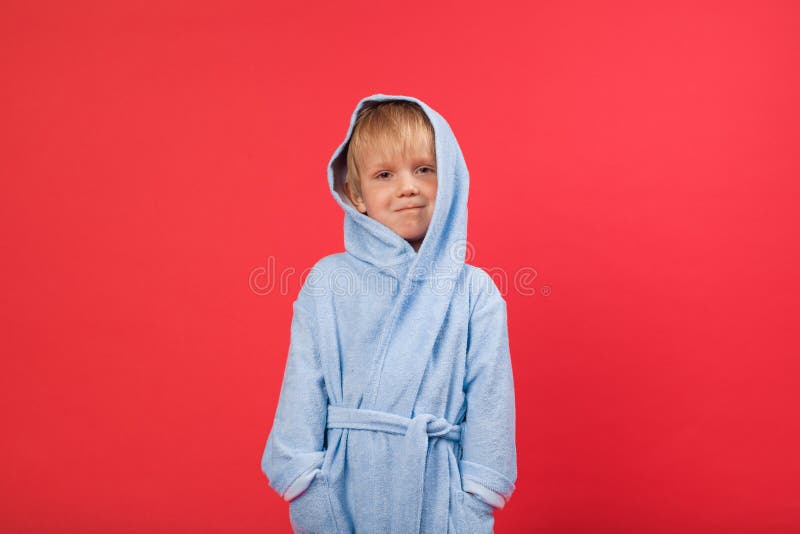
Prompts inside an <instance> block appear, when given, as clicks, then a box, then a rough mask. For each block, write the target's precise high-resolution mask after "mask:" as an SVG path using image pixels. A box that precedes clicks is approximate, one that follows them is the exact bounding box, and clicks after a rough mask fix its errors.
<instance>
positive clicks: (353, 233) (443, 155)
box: [327, 94, 469, 280]
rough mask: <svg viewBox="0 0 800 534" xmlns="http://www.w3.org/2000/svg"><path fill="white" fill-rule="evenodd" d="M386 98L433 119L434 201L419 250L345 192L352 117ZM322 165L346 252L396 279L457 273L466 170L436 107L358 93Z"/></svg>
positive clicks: (463, 240)
mask: <svg viewBox="0 0 800 534" xmlns="http://www.w3.org/2000/svg"><path fill="white" fill-rule="evenodd" d="M386 100H407V101H410V102H415V103H417V104H419V105H420V107H421V108H422V110H423V111H424V112H425V114H426V115H427V117H428V120H430V122H431V124H432V125H433V131H434V144H435V152H436V172H437V180H438V184H437V193H436V202H435V205H434V209H433V215H432V217H431V221H430V224H429V226H428V231H427V233H426V235H425V239H424V240H423V242H422V244H421V245H420V247H419V251H418V252H415V251H414V249H413V247H412V246H411V245H410V244H409V243H408V242H407V241H406V240H405V239H403V238H402V237H401V236H400V235H398V234H396V233H395V232H394V231H393V230H391V229H390V228H388V227H387V226H385V225H383V224H382V223H380V222H378V221H377V220H375V219H373V218H371V217H369V216H367V215H364V214H363V213H361V212H359V211H358V210H357V209H356V208H355V207H354V206H353V204H352V203H351V202H350V199H349V198H348V197H347V195H345V193H344V181H345V177H346V175H347V150H348V147H349V144H350V138H351V136H352V134H353V130H354V127H355V122H356V118H357V117H358V114H359V112H360V111H361V109H362V108H364V107H365V106H366V105H367V104H368V103H371V102H379V101H386ZM327 171H328V186H329V188H330V191H331V194H332V195H333V198H334V200H336V203H337V204H339V206H340V207H341V208H342V210H344V245H345V250H346V251H347V252H348V253H349V254H351V255H352V256H354V257H356V258H358V259H359V260H361V261H363V262H366V263H367V264H369V265H371V266H373V267H374V268H376V269H379V270H382V271H384V272H387V273H388V274H391V275H393V276H395V277H396V278H398V279H402V278H405V277H409V278H410V279H412V280H421V279H430V278H433V277H436V278H437V279H452V278H455V277H457V276H458V273H459V272H460V271H461V269H462V267H463V265H464V258H465V254H466V249H467V241H466V239H467V194H468V191H469V172H468V170H467V165H466V162H465V161H464V157H463V155H462V153H461V148H460V147H459V145H458V142H457V141H456V138H455V135H454V134H453V131H452V130H451V128H450V125H449V124H448V123H447V121H445V119H444V118H443V117H442V116H441V115H439V113H437V112H436V111H434V110H433V109H431V107H430V106H428V105H427V104H425V103H424V102H423V101H421V100H419V99H417V98H414V97H411V96H402V95H384V94H374V95H372V96H368V97H365V98H363V99H361V100H360V101H359V102H358V105H357V106H356V108H355V110H354V111H353V114H352V115H351V117H350V125H349V127H348V129H347V134H346V135H345V138H344V141H342V143H341V144H340V145H339V147H338V148H337V149H336V151H335V152H334V153H333V156H332V157H331V159H330V162H329V164H328V168H327Z"/></svg>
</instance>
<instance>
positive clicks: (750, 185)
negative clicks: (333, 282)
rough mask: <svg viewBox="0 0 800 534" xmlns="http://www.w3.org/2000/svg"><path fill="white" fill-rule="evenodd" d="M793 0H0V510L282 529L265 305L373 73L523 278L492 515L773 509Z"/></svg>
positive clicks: (788, 344)
mask: <svg viewBox="0 0 800 534" xmlns="http://www.w3.org/2000/svg"><path fill="white" fill-rule="evenodd" d="M796 6H797V4H796V3H795V2H789V1H786V2H763V1H761V2H756V1H753V2H723V1H719V2H708V1H704V2H697V1H683V2H674V1H669V2H667V1H663V2H641V3H640V2H613V3H612V2H596V3H590V2H518V3H513V4H512V3H504V2H492V3H490V4H488V5H487V4H484V3H478V2H475V3H463V2H442V3H434V4H428V3H422V2H404V3H402V4H386V5H385V6H382V5H380V4H378V3H372V2H370V3H367V2H355V1H345V2H342V1H337V2H316V3H313V4H309V3H297V4H291V5H290V4H287V3H281V4H278V3H272V4H271V3H269V2H252V3H241V2H237V3H226V2H203V3H200V2H183V1H181V2H178V1H172V2H116V3H114V2H99V1H97V2H85V1H84V2H52V3H43V2H21V1H14V2H4V3H3V5H2V7H0V43H1V45H0V67H2V77H3V82H2V84H0V106H1V109H2V123H3V127H2V142H1V143H0V155H1V156H2V157H0V173H2V191H1V193H2V195H0V198H1V199H2V200H1V201H2V213H0V217H2V220H1V222H2V249H3V261H2V267H0V268H1V269H2V294H3V303H4V305H3V307H2V310H3V316H2V319H3V320H2V336H3V342H2V345H3V348H2V352H3V357H2V362H3V364H2V365H3V368H2V373H0V391H2V396H3V402H2V406H3V408H2V421H0V422H1V423H2V428H3V435H4V437H3V439H2V440H0V455H2V459H3V460H2V461H3V464H4V465H3V468H2V471H3V476H2V477H0V491H1V492H2V495H0V497H2V498H0V526H2V528H3V530H7V531H16V532H38V531H64V532H67V531H82V532H107V531H130V532H133V531H138V532H146V531H147V532H149V531H153V532H263V531H275V532H289V529H290V527H289V519H288V508H287V505H286V503H284V502H283V501H282V500H281V499H280V497H279V496H278V495H277V494H275V493H273V492H272V490H270V489H269V488H268V486H267V481H266V478H265V477H264V475H263V474H262V473H261V471H260V459H261V452H262V450H263V447H264V444H265V441H266V438H267V434H268V431H269V429H270V425H271V423H272V417H273V415H274V410H275V406H276V403H277V397H278V392H279V387H280V383H281V380H282V375H283V367H284V363H285V359H286V355H287V348H288V343H289V324H290V320H291V302H292V300H293V299H294V297H295V294H296V291H297V287H298V285H297V275H299V273H300V272H301V271H302V270H303V269H306V268H308V267H310V266H311V265H312V264H313V263H314V262H315V261H316V260H317V259H318V258H320V257H322V256H323V255H326V254H330V253H333V252H338V251H341V250H343V245H342V230H341V228H342V213H341V210H340V209H339V207H338V206H337V205H336V204H335V203H334V201H333V200H332V198H331V197H330V193H329V191H328V189H327V185H326V181H325V166H326V164H327V162H328V160H329V158H330V156H331V154H332V152H333V150H334V149H335V148H336V146H337V145H338V144H339V143H340V142H341V141H342V138H343V136H344V134H345V132H346V129H347V125H348V122H349V118H350V114H351V112H352V110H353V108H354V106H355V105H356V103H357V102H358V100H359V99H360V98H362V97H364V96H367V95H369V94H372V93H377V92H381V93H386V94H408V95H413V96H417V97H419V98H421V99H422V100H424V101H425V102H427V103H428V104H430V105H431V106H432V107H433V108H434V109H436V110H438V111H439V112H440V113H441V114H442V115H443V116H444V117H445V118H446V119H447V120H448V121H449V122H450V124H451V125H452V127H453V129H454V131H455V133H456V135H457V137H458V139H459V142H460V144H461V147H462V149H463V151H464V154H465V157H466V160H467V164H468V166H469V168H470V172H471V180H472V182H471V191H470V204H469V209H470V219H469V236H470V241H471V242H472V243H473V245H474V247H475V248H474V250H475V258H474V261H473V263H475V264H477V265H479V266H482V267H487V268H496V269H503V270H505V272H507V273H510V275H511V276H513V273H515V272H519V270H520V269H522V268H524V267H531V268H533V269H535V271H536V272H537V276H536V278H535V280H534V283H533V286H534V288H535V294H534V295H532V296H531V295H523V294H520V293H519V292H518V291H514V290H513V288H510V290H509V291H508V293H507V296H506V298H507V301H508V310H509V328H510V340H511V341H510V342H511V353H512V361H513V366H514V372H515V378H516V393H517V413H518V435H517V444H518V456H519V478H518V480H517V491H516V493H515V494H514V497H513V498H512V500H511V502H510V503H509V505H508V506H507V507H506V508H505V509H504V510H502V511H501V512H498V513H497V515H496V518H497V519H496V527H497V532H542V533H578V532H580V533H583V532H587V533H589V532H591V533H598V532H610V533H611V532H613V533H617V532H648V533H650V532H658V533H661V532H664V533H668V532H679V533H694V532H697V533H700V532H703V533H705V532H727V533H732V532H774V533H782V532H798V531H800V482H799V481H800V460H798V454H797V450H798V448H799V447H800V421H799V420H798V408H800V402H798V401H799V398H798V397H799V394H798V388H799V387H800V364H798V345H799V344H798V340H797V331H796V330H797V315H796V313H797V311H796V307H797V304H798V297H797V295H798V282H797V268H798V228H800V225H798V223H799V222H800V221H798V216H797V214H796V211H795V209H794V208H795V206H793V204H794V203H795V202H796V201H797V199H798V193H800V185H798V176H800V173H799V172H798V171H800V169H798V167H799V166H800V165H798V129H799V127H798V118H800V117H798V94H800V86H799V84H798V80H799V78H798V74H797V72H798V69H797V66H798V65H800V53H798V50H800V43H798V40H799V38H798V36H799V35H800V13H799V12H798V8H797V7H796ZM269 258H273V259H274V261H275V268H276V273H280V272H287V271H286V269H291V268H294V269H296V272H295V274H294V275H293V277H292V278H290V279H289V284H288V287H287V290H286V291H283V292H282V291H280V289H279V288H276V289H274V290H272V291H259V290H258V287H260V286H259V285H258V284H259V282H258V281H259V280H261V281H262V282H263V281H264V275H265V273H264V272H263V270H264V269H265V267H266V266H267V264H268V261H270V260H269ZM259 269H261V270H259ZM251 275H254V276H253V280H254V281H255V282H256V285H253V283H251V282H252V281H251ZM262 286H263V284H262ZM548 289H549V291H550V293H549V294H547V291H548ZM792 317H795V319H792Z"/></svg>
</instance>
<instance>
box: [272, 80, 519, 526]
mask: <svg viewBox="0 0 800 534" xmlns="http://www.w3.org/2000/svg"><path fill="white" fill-rule="evenodd" d="M468 182H469V174H468V172H467V167H466V164H465V162H464V158H463V156H462V154H461V150H460V148H459V146H458V143H457V141H456V139H455V136H454V135H453V132H452V131H451V129H450V126H449V125H448V124H447V122H446V121H445V120H444V119H443V118H442V117H441V116H440V115H439V114H438V113H436V112H435V111H434V110H432V109H431V108H430V107H428V106H427V105H426V104H425V103H423V102H422V101H420V100H418V99H416V98H412V97H407V96H388V95H382V94H377V95H372V96H370V97H367V98H364V99H362V100H361V101H360V102H359V103H358V105H357V107H356V109H355V111H354V112H353V115H352V117H351V119H350V127H349V129H348V131H347V135H346V136H345V140H344V142H343V143H342V144H341V145H340V146H339V147H338V148H337V150H336V151H335V152H334V154H333V157H332V158H331V160H330V163H329V165H328V185H329V187H330V189H331V193H332V194H333V198H334V199H335V200H336V202H337V203H338V204H339V205H340V206H341V207H342V209H343V210H344V214H345V217H344V244H345V249H346V252H344V253H340V254H334V255H331V256H327V257H325V258H322V259H321V260H320V261H319V262H317V264H316V265H315V266H314V269H313V270H312V272H311V274H309V276H308V277H307V278H306V281H305V283H304V284H303V288H302V289H301V290H300V293H299V295H298V297H297V300H296V301H295V302H294V315H293V319H292V330H291V344H290V347H289V356H288V359H287V362H286V371H285V374H284V378H283V385H282V388H281V393H280V399H279V402H278V407H277V411H276V414H275V419H274V423H273V426H272V430H271V432H270V434H269V438H268V439H267V444H266V448H265V450H264V454H263V457H262V461H261V467H262V470H263V471H264V473H265V474H266V475H267V477H268V479H269V484H270V486H271V487H272V488H273V489H274V490H275V491H277V492H278V493H279V494H280V495H281V496H282V497H283V498H284V499H286V500H288V501H290V504H289V511H290V518H291V522H292V526H293V528H294V530H295V531H296V532H313V533H329V532H335V533H352V532H364V533H375V532H389V533H392V534H395V533H397V534H406V533H415V532H430V533H436V534H440V533H461V532H492V530H493V524H494V516H493V512H494V510H495V509H496V508H502V507H503V506H504V505H505V503H506V502H507V501H508V499H509V498H510V497H511V494H512V492H513V491H514V482H515V481H516V477H517V467H516V445H515V439H514V438H515V435H514V434H515V407H514V383H513V377H512V371H511V360H510V355H509V349H508V334H507V329H506V308H505V301H504V300H503V298H502V296H501V295H500V293H499V290H498V289H497V287H496V286H495V285H494V283H493V281H492V280H491V278H490V277H489V276H488V275H487V274H486V273H485V272H484V271H482V270H481V269H478V268H476V267H473V266H470V265H467V264H465V263H464V255H465V250H466V247H465V245H466V231H467V190H468Z"/></svg>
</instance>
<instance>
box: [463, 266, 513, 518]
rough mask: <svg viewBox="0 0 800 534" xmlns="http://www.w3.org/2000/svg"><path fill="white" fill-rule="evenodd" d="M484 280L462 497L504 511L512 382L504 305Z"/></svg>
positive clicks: (473, 322)
mask: <svg viewBox="0 0 800 534" xmlns="http://www.w3.org/2000/svg"><path fill="white" fill-rule="evenodd" d="M481 278H482V279H483V280H484V283H483V284H482V286H483V287H482V289H481V290H480V291H479V293H478V296H477V298H476V302H475V305H474V307H473V311H472V314H471V316H470V322H469V339H468V342H467V372H466V377H465V380H464V391H465V394H466V398H467V412H466V417H465V421H464V428H463V430H462V436H461V447H462V455H461V456H462V457H461V459H460V460H459V467H460V471H461V479H462V489H463V490H464V491H468V492H470V493H474V494H476V495H478V496H479V497H481V498H482V499H483V500H484V501H486V502H488V503H489V504H491V505H492V506H494V507H495V508H502V507H503V506H505V504H506V503H507V502H508V500H509V499H510V498H511V494H512V493H513V491H514V489H515V486H514V483H515V481H516V478H517V452H516V440H515V431H516V429H515V426H516V423H515V417H516V415H515V405H514V379H513V374H512V370H511V355H510V353H509V347H508V327H507V321H506V303H505V300H504V299H503V297H502V295H501V294H500V291H499V290H498V289H497V286H495V285H494V282H493V281H491V278H489V277H488V275H485V276H482V277H481Z"/></svg>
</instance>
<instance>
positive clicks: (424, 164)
mask: <svg viewBox="0 0 800 534" xmlns="http://www.w3.org/2000/svg"><path fill="white" fill-rule="evenodd" d="M359 167H360V169H362V171H361V173H360V174H361V176H360V183H361V196H358V195H357V194H356V193H355V192H352V193H348V194H349V195H350V199H351V200H352V201H353V204H354V205H355V206H356V208H357V209H358V211H360V212H361V213H364V214H366V215H368V216H369V217H372V218H373V219H376V220H377V221H379V222H380V223H382V224H383V225H385V226H388V227H389V228H390V229H391V230H393V231H394V232H395V233H397V234H398V235H400V236H401V237H402V238H403V239H405V240H406V241H408V242H409V244H410V245H411V246H412V247H413V248H414V250H415V251H418V250H419V246H420V245H421V244H422V240H423V239H424V238H425V233H426V232H427V231H428V225H429V224H430V222H431V217H432V216H433V206H434V203H435V202H436V189H437V178H436V156H435V154H434V153H433V150H432V149H431V148H430V145H427V144H426V143H424V142H418V143H416V146H411V147H409V150H408V153H406V154H397V155H394V156H391V155H386V154H383V153H382V152H381V151H380V150H377V151H367V153H365V154H363V155H362V156H361V164H360V165H359Z"/></svg>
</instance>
